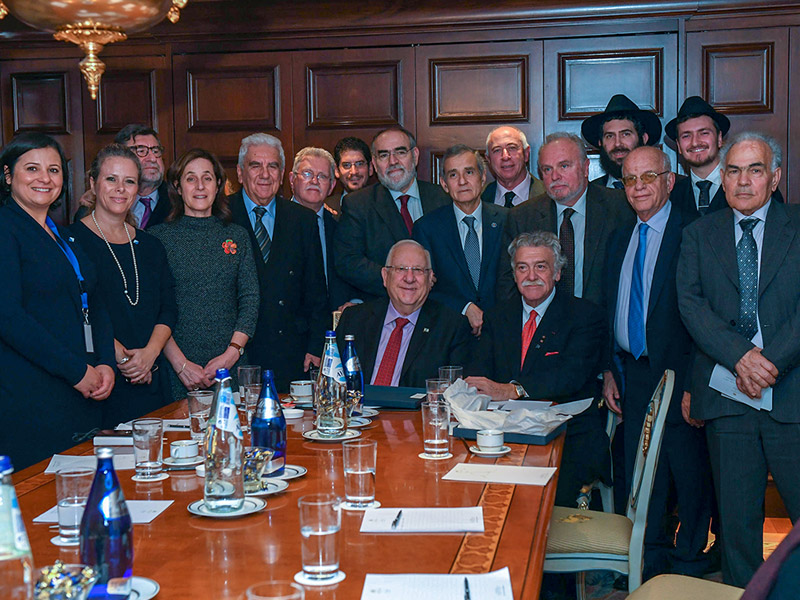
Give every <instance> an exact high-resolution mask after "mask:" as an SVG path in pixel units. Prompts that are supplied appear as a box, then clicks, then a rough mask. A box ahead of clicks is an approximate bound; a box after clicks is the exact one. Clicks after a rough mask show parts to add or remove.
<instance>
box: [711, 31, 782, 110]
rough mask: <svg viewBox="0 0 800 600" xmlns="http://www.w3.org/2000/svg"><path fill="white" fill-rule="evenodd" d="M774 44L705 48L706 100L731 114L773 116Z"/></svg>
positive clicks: (727, 45)
mask: <svg viewBox="0 0 800 600" xmlns="http://www.w3.org/2000/svg"><path fill="white" fill-rule="evenodd" d="M774 55H775V44H774V42H756V43H751V44H721V45H713V46H703V97H704V98H707V99H708V101H709V103H711V104H712V105H713V106H714V107H715V108H716V109H717V110H719V111H722V112H725V113H728V114H761V113H772V112H773V109H774V104H773V102H774V90H773V87H774V80H775V56H774Z"/></svg>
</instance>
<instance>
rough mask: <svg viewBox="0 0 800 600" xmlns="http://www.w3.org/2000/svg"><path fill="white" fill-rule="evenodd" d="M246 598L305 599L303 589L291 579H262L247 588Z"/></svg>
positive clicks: (266, 599)
mask: <svg viewBox="0 0 800 600" xmlns="http://www.w3.org/2000/svg"><path fill="white" fill-rule="evenodd" d="M245 597H246V600H305V597H306V593H305V590H304V589H303V588H302V587H301V586H300V585H298V584H296V583H293V582H291V581H262V582H261V583H256V584H254V585H251V586H250V587H249V588H247V591H246V592H245Z"/></svg>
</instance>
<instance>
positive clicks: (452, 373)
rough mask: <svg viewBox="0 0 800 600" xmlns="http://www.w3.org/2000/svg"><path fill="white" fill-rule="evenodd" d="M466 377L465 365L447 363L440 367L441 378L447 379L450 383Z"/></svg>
mask: <svg viewBox="0 0 800 600" xmlns="http://www.w3.org/2000/svg"><path fill="white" fill-rule="evenodd" d="M463 378H464V367H458V366H456V365H447V366H444V367H439V379H446V380H447V381H448V385H451V384H453V383H455V382H456V381H457V380H458V379H463Z"/></svg>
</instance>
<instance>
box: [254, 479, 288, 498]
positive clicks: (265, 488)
mask: <svg viewBox="0 0 800 600" xmlns="http://www.w3.org/2000/svg"><path fill="white" fill-rule="evenodd" d="M288 487H289V484H288V483H286V482H285V481H284V480H283V479H280V478H279V477H272V478H270V479H267V478H262V479H261V491H260V492H245V494H244V495H245V496H247V497H248V498H250V497H251V496H271V495H272V494H277V493H278V492H282V491H283V490H285V489H286V488H288Z"/></svg>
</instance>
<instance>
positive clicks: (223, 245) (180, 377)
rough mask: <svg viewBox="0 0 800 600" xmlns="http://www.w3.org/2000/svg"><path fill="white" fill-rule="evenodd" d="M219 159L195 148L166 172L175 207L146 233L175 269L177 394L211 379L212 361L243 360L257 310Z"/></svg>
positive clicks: (224, 364) (245, 241)
mask: <svg viewBox="0 0 800 600" xmlns="http://www.w3.org/2000/svg"><path fill="white" fill-rule="evenodd" d="M225 181H226V175H225V171H224V170H223V168H222V165H221V164H220V162H219V160H217V158H216V157H215V156H214V155H213V154H211V153H210V152H207V151H206V150H203V149H201V148H193V149H192V150H188V151H187V152H184V153H183V155H181V156H180V157H179V158H178V160H176V161H175V163H173V165H172V166H171V167H170V169H169V172H168V173H167V183H168V185H169V197H170V202H171V203H172V212H171V213H170V215H169V217H167V222H165V223H163V224H161V225H157V226H155V227H152V228H150V230H149V233H151V234H152V235H154V236H155V237H157V238H158V239H160V240H161V242H162V243H163V244H164V248H165V249H166V251H167V260H168V261H169V265H170V267H171V269H172V273H173V274H174V277H175V295H176V297H177V300H178V322H177V324H176V326H175V329H174V330H173V333H172V338H171V339H170V340H169V342H167V345H166V346H165V347H164V354H165V355H166V357H167V360H168V361H169V363H170V365H171V366H172V369H173V373H172V375H173V376H172V394H173V398H174V399H178V398H181V397H183V396H184V395H185V393H186V390H196V389H203V388H207V387H210V386H211V385H212V383H213V381H214V375H215V373H216V370H217V369H220V368H227V369H229V370H231V372H232V374H234V375H235V371H234V370H233V368H234V367H235V366H236V365H237V364H245V362H246V359H245V358H243V357H244V356H245V346H246V344H247V342H248V340H249V339H250V338H251V337H252V336H253V333H254V332H255V328H256V320H257V317H258V301H259V293H258V278H257V275H256V265H255V262H254V259H253V253H252V251H251V249H250V239H249V237H248V233H247V231H245V230H244V229H243V228H242V227H240V226H239V225H236V224H234V223H231V222H230V209H229V208H228V201H227V198H226V197H225V191H224V188H225Z"/></svg>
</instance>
